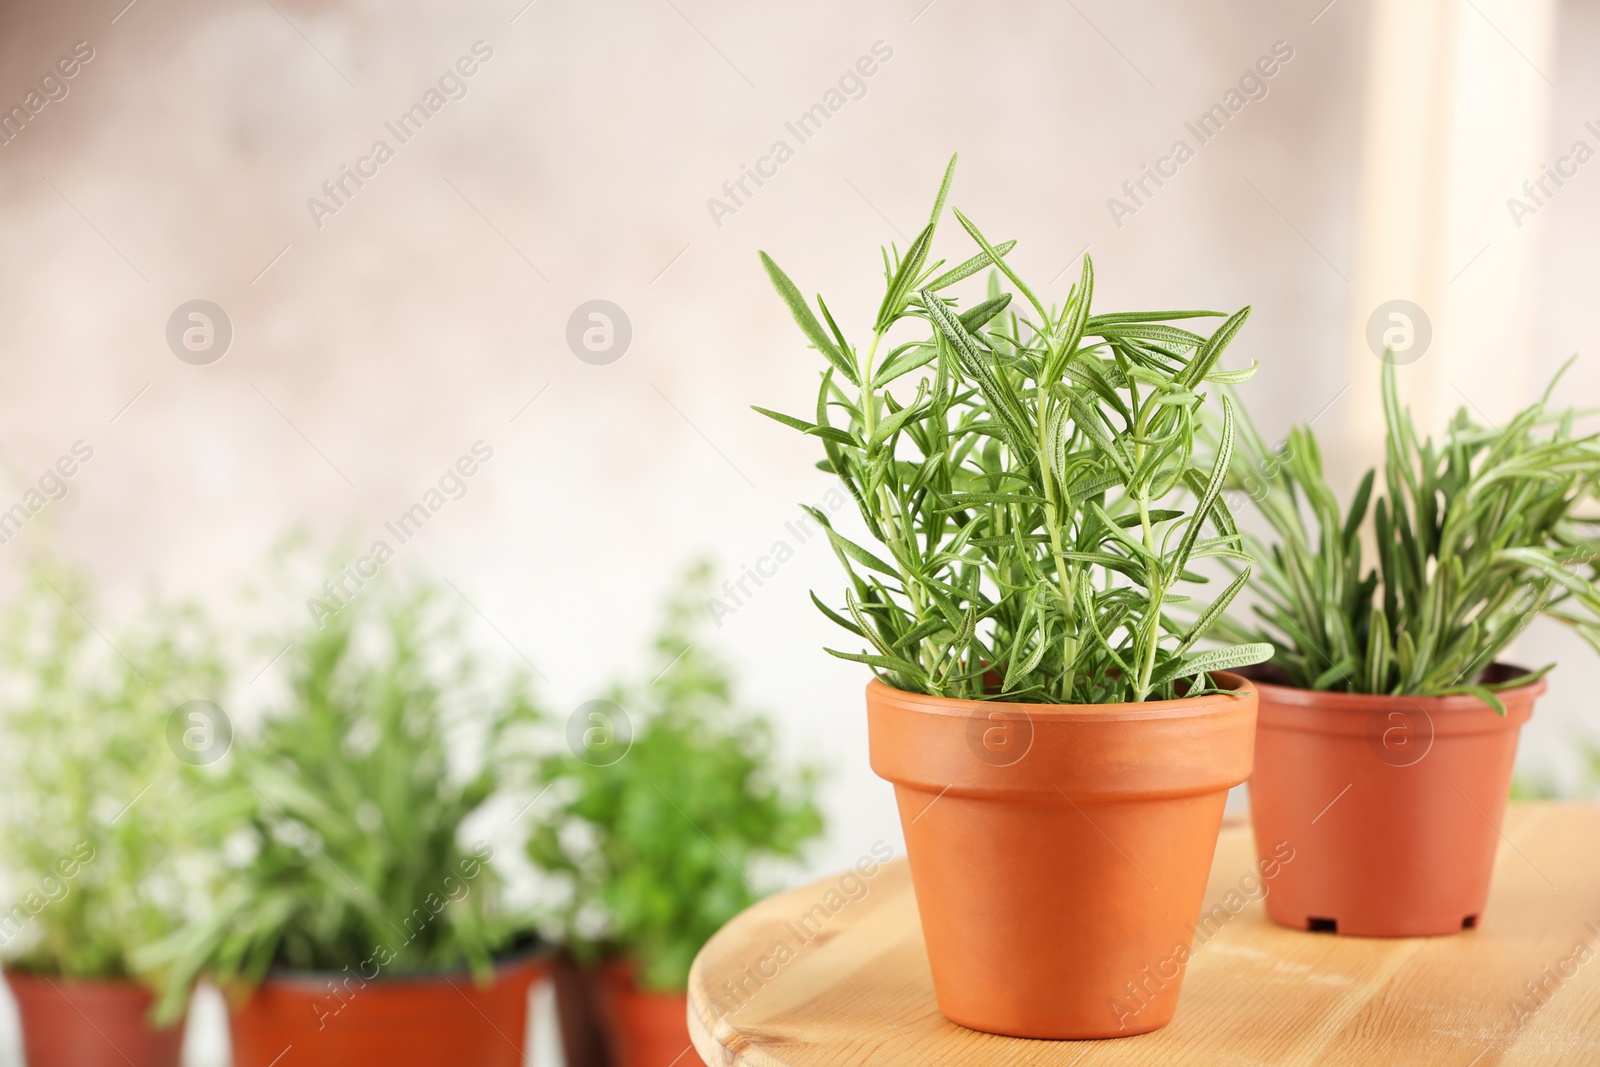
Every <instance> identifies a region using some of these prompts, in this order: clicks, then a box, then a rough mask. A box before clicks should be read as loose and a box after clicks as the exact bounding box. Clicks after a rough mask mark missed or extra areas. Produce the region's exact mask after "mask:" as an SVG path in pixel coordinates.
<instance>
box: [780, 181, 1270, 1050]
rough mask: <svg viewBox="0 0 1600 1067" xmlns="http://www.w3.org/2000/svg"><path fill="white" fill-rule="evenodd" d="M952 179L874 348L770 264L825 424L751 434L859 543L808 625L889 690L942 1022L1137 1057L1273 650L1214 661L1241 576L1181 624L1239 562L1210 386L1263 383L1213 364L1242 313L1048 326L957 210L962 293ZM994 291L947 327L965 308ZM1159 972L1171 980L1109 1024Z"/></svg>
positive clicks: (890, 259)
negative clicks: (1162, 968)
mask: <svg viewBox="0 0 1600 1067" xmlns="http://www.w3.org/2000/svg"><path fill="white" fill-rule="evenodd" d="M954 167H955V160H954V159H952V160H951V162H950V167H949V169H947V170H946V172H945V177H944V182H943V183H942V184H941V185H940V187H939V192H938V195H937V197H936V198H935V201H934V205H933V211H932V213H931V215H930V217H929V220H928V222H927V224H926V225H925V226H924V227H923V228H922V230H921V231H920V232H919V233H918V234H917V236H916V238H915V239H914V240H913V241H912V242H911V244H910V247H909V248H907V250H906V251H905V253H904V254H903V255H902V254H901V253H899V252H898V251H890V250H885V251H884V255H883V267H884V281H885V291H884V295H883V300H882V302H881V303H880V304H879V306H878V311H877V315H876V318H875V319H874V321H873V325H872V328H871V337H870V340H866V344H865V345H864V348H863V349H862V350H858V349H857V348H856V347H855V346H853V345H852V344H851V343H850V342H849V341H848V340H847V339H846V336H845V334H844V332H843V331H842V330H841V329H840V328H839V326H838V325H837V324H836V323H835V321H834V318H833V315H832V313H831V311H830V310H829V308H828V305H827V304H826V303H824V301H823V300H822V298H821V297H818V298H817V300H816V310H815V311H813V310H812V307H811V305H810V304H809V303H808V302H807V301H806V299H805V297H804V296H802V295H801V292H800V290H799V288H798V287H797V286H796V285H795V284H794V283H793V282H792V281H791V280H790V279H789V277H788V276H787V275H785V274H784V273H783V271H782V270H780V269H779V268H778V266H777V264H776V263H774V262H773V261H772V259H771V258H769V257H767V256H766V255H765V253H763V255H762V260H763V263H764V265H765V267H766V270H767V273H768V275H769V276H770V278H771V279H772V283H773V285H774V286H775V288H776V289H777V291H778V294H779V296H780V297H781V298H782V299H783V301H784V303H785V304H786V305H787V306H788V308H789V311H790V314H791V315H792V316H793V317H794V320H795V322H796V324H797V325H798V326H799V327H800V330H801V332H802V333H803V334H804V335H805V337H806V339H807V340H808V341H809V342H810V344H811V346H812V347H813V348H815V349H816V350H817V351H818V353H820V354H821V356H822V357H823V359H824V360H825V365H824V368H823V370H822V374H821V386H820V388H819V390H818V393H817V398H816V405H815V408H814V409H813V411H812V412H811V413H808V415H807V417H805V418H800V417H796V416H793V415H786V414H779V413H777V412H771V411H766V410H765V409H761V408H758V409H757V410H758V411H761V412H762V413H763V414H766V415H768V416H770V417H771V418H774V419H776V420H777V421H778V422H781V423H783V424H784V425H786V426H789V427H792V428H794V429H797V430H799V431H800V432H802V433H804V434H807V435H809V436H811V437H814V438H816V439H817V441H818V443H819V445H820V447H821V450H822V453H823V459H822V461H821V463H819V464H818V465H819V467H821V468H822V469H823V470H825V471H827V472H829V473H831V474H833V475H835V476H837V477H838V478H839V479H840V480H841V481H843V482H844V484H845V486H846V487H847V488H848V489H849V491H850V494H851V496H852V497H853V499H854V500H855V502H856V504H857V506H858V509H859V512H860V520H861V523H862V525H863V526H864V528H865V531H866V533H867V534H868V536H869V537H870V541H869V542H868V543H866V544H863V543H862V542H860V541H857V540H851V539H850V538H847V537H846V536H845V535H844V534H843V533H841V532H839V531H838V530H835V529H834V528H833V526H832V524H831V522H830V521H829V519H828V516H827V515H826V514H825V513H823V512H822V511H820V510H817V509H809V510H810V512H811V515H812V518H813V519H815V521H816V522H817V524H818V525H819V526H820V527H822V528H823V529H824V530H826V532H827V535H828V537H829V539H830V541H832V543H833V548H834V551H835V553H836V554H837V555H838V557H839V561H840V563H841V564H842V565H843V566H844V569H845V572H846V578H847V580H848V584H847V585H846V588H845V593H844V598H843V601H844V602H843V604H842V605H838V606H837V609H836V608H833V607H827V606H824V605H823V604H822V602H821V601H820V600H818V601H817V605H818V607H820V608H822V610H823V612H824V613H825V614H826V615H827V616H828V617H829V618H830V619H832V620H833V621H834V622H836V623H837V624H838V625H839V626H841V627H842V628H843V629H844V631H845V632H847V633H849V634H850V635H852V637H853V638H854V639H855V640H854V641H852V644H853V645H855V647H856V648H858V649H860V651H853V650H841V651H834V650H832V649H830V650H829V651H830V652H832V654H833V655H835V656H838V657H840V658H843V659H848V660H852V661H855V662H858V663H863V664H866V665H867V666H869V667H871V668H872V669H873V671H874V673H875V674H876V676H877V678H876V680H874V681H872V682H870V683H869V684H868V686H867V693H866V697H867V722H868V734H869V740H870V747H871V755H872V767H873V770H874V771H876V772H877V773H878V774H879V775H880V776H881V777H883V778H885V779H888V780H889V781H890V782H892V783H893V784H894V788H895V797H896V799H897V801H898V804H899V808H900V818H901V825H902V826H903V827H904V829H905V834H906V846H907V853H908V856H909V859H910V862H911V874H912V881H913V883H914V886H915V889H916V895H917V905H918V909H919V911H920V915H921V921H922V927H923V932H924V936H925V938H926V941H927V946H928V958H929V963H930V965H931V968H932V971H933V981H934V988H935V992H936V994H937V996H938V1000H939V1008H940V1010H941V1011H942V1012H943V1013H944V1014H945V1015H946V1016H947V1017H949V1018H950V1019H952V1020H954V1021H955V1022H958V1023H961V1024H963V1025H965V1026H970V1027H973V1028H975V1029H979V1030H987V1031H990V1032H993V1033H1000V1034H1008V1035H1011V1036H1016V1037H1033V1038H1090V1037H1115V1036H1119V1035H1126V1034H1135V1033H1142V1032H1145V1031H1147V1030H1152V1029H1155V1028H1156V1027H1159V1026H1163V1025H1165V1024H1166V1022H1167V1021H1168V1020H1169V1019H1171V1017H1172V1014H1173V1012H1174V1011H1175V1010H1176V1006H1177V997H1178V992H1179V989H1180V986H1181V981H1182V973H1183V970H1182V969H1183V965H1184V963H1185V961H1186V960H1187V958H1188V952H1189V945H1190V939H1191V936H1192V932H1193V924H1194V922H1195V920H1196V918H1197V916H1198V915H1199V912H1200V906H1201V897H1202V894H1203V893H1204V891H1205V884H1206V875H1207V872H1208V871H1209V870H1210V868H1211V859H1212V855H1213V852H1214V850H1215V847H1216V839H1217V833H1218V831H1219V829H1220V828H1221V824H1222V813H1223V807H1224V804H1225V802H1226V798H1227V791H1228V789H1229V788H1230V787H1231V786H1234V785H1237V784H1239V783H1240V782H1243V781H1244V780H1245V778H1246V777H1247V776H1248V775H1249V773H1250V759H1251V740H1252V736H1253V733H1254V726H1255V693H1254V691H1253V690H1252V688H1251V686H1250V683H1249V682H1247V681H1245V680H1244V679H1242V678H1239V677H1237V676H1235V675H1229V674H1224V673H1221V672H1223V671H1225V670H1227V669H1229V668H1232V667H1238V666H1242V665H1245V664H1250V663H1258V662H1260V661H1261V660H1264V659H1266V658H1267V656H1269V655H1270V654H1271V651H1272V650H1271V647H1270V646H1268V645H1265V644H1261V643H1245V644H1241V645H1238V646H1236V647H1232V648H1204V647H1201V646H1200V644H1199V642H1201V641H1202V640H1204V639H1207V638H1208V637H1210V636H1211V635H1210V634H1209V633H1208V630H1209V627H1210V624H1211V623H1212V622H1214V621H1215V619H1216V618H1217V617H1218V616H1219V614H1220V613H1221V612H1222V611H1223V610H1224V609H1225V607H1226V606H1227V604H1228V602H1229V601H1230V600H1231V599H1232V598H1233V597H1234V596H1235V595H1237V594H1238V592H1239V591H1240V590H1241V589H1242V588H1243V586H1244V583H1245V579H1244V578H1242V577H1241V578H1239V579H1237V580H1236V581H1234V582H1233V583H1232V584H1231V585H1229V586H1228V587H1226V588H1225V589H1224V590H1223V591H1222V592H1221V593H1220V594H1219V595H1218V596H1217V597H1216V598H1215V599H1214V600H1213V601H1212V602H1211V604H1210V606H1209V607H1205V608H1203V609H1202V610H1199V611H1198V612H1197V618H1196V619H1195V620H1194V621H1193V622H1191V623H1189V624H1186V625H1179V624H1178V623H1177V622H1176V621H1175V620H1174V618H1173V614H1172V611H1171V607H1172V606H1173V605H1175V604H1181V603H1184V602H1186V601H1187V602H1190V603H1192V600H1191V597H1192V596H1193V595H1194V593H1195V592H1196V591H1197V590H1196V589H1195V587H1196V586H1198V585H1199V584H1200V583H1201V582H1204V581H1205V579H1204V577H1202V576H1200V575H1198V574H1196V573H1195V571H1194V567H1195V566H1197V565H1199V564H1200V561H1202V560H1206V559H1211V558H1217V557H1222V558H1231V559H1237V560H1240V561H1241V562H1248V560H1247V558H1246V557H1245V555H1244V554H1243V553H1242V551H1241V544H1240V540H1239V534H1238V531H1237V530H1236V529H1235V527H1234V523H1233V519H1232V516H1231V514H1230V512H1229V509H1228V507H1227V504H1226V503H1225V502H1224V501H1223V500H1222V498H1221V492H1222V485H1223V481H1224V479H1225V477H1226V474H1227V470H1228V461H1229V450H1230V448H1231V446H1232V416H1231V414H1230V413H1229V407H1228V404H1227V401H1226V400H1225V399H1224V400H1223V401H1222V404H1221V407H1222V421H1223V424H1224V427H1225V430H1224V433H1223V434H1222V440H1221V443H1220V445H1219V446H1218V447H1217V448H1216V449H1213V450H1207V449H1204V448H1202V447H1201V446H1200V443H1199V442H1198V441H1197V432H1198V429H1199V426H1200V413H1201V412H1202V411H1203V410H1204V409H1205V408H1206V407H1207V406H1208V404H1214V403H1216V401H1215V400H1214V399H1213V398H1211V397H1210V396H1209V393H1210V392H1211V389H1210V385H1211V384H1212V383H1228V382H1240V381H1244V380H1246V379H1247V378H1249V377H1250V375H1251V374H1252V373H1253V371H1254V368H1253V367H1252V368H1247V369H1245V370H1238V371H1227V370H1223V369H1222V367H1221V365H1220V360H1221V358H1222V355H1223V352H1224V351H1225V350H1226V349H1227V347H1228V345H1229V343H1230V342H1231V341H1232V340H1233V338H1234V337H1235V336H1236V335H1237V333H1238V331H1239V330H1240V329H1241V328H1242V327H1243V325H1244V322H1245V319H1246V318H1247V317H1248V314H1249V308H1243V309H1241V310H1239V311H1237V312H1235V313H1234V314H1232V315H1230V316H1227V318H1226V319H1225V321H1223V322H1222V324H1221V325H1219V326H1217V327H1216V328H1215V329H1214V330H1212V331H1211V333H1210V334H1209V335H1204V334H1200V333H1196V332H1193V331H1190V330H1187V329H1184V328H1182V327H1181V326H1178V325H1173V323H1174V322H1179V321H1186V320H1191V319H1196V318H1204V317H1209V316H1217V315H1218V313H1216V312H1210V311H1155V312H1139V311H1131V312H1111V313H1109V314H1107V313H1101V314H1095V313H1094V312H1093V311H1092V310H1091V304H1092V300H1093V297H1094V284H1095V277H1094V270H1093V266H1092V264H1091V262H1090V260H1089V258H1088V257H1087V256H1085V257H1084V259H1083V263H1082V269H1081V272H1080V275H1079V278H1078V280H1077V283H1076V284H1075V285H1074V286H1073V287H1072V288H1071V290H1070V291H1069V292H1068V293H1067V294H1066V299H1065V300H1064V301H1063V302H1062V303H1060V304H1049V305H1046V304H1045V303H1044V302H1043V301H1042V300H1041V299H1040V298H1039V296H1038V295H1036V294H1035V293H1034V291H1033V290H1032V289H1030V288H1029V287H1028V285H1027V284H1026V283H1025V282H1024V281H1023V280H1022V278H1021V277H1020V276H1019V275H1018V273H1017V272H1016V271H1014V270H1013V269H1012V267H1011V266H1010V264H1009V261H1008V259H1007V256H1008V254H1009V253H1010V251H1011V249H1012V247H1013V246H1014V245H1015V243H1016V242H1014V241H1005V242H1002V243H1000V244H998V245H996V244H993V243H991V242H990V241H989V240H988V239H987V238H986V237H985V236H984V235H983V234H982V233H981V232H980V231H979V230H978V228H977V227H976V226H975V225H973V223H972V222H971V221H970V220H969V219H968V218H967V217H966V216H964V215H962V214H961V213H960V212H959V211H958V212H955V216H956V219H957V221H959V222H960V224H961V226H962V227H963V228H964V229H965V230H966V233H967V235H968V237H969V238H970V239H971V241H972V244H973V245H974V247H975V254H973V255H971V257H970V258H968V259H966V260H964V261H963V262H960V263H959V264H957V265H956V266H954V267H950V268H948V269H946V267H945V263H944V261H943V260H937V259H935V258H934V257H933V253H932V247H933V240H934V232H935V228H936V226H937V224H938V223H939V221H940V217H941V215H942V214H943V211H944V206H945V199H946V196H947V194H948V192H949V189H950V182H951V178H952V175H953V171H954ZM983 272H987V273H988V274H989V275H990V283H989V289H988V292H987V293H986V294H982V293H980V295H979V296H978V298H977V299H975V300H974V301H973V302H972V303H971V304H970V306H966V307H964V308H959V309H958V306H957V304H956V298H955V297H954V296H953V295H952V294H951V293H950V292H949V290H950V289H951V287H953V286H956V285H957V284H959V283H961V282H962V281H963V280H965V279H967V278H969V277H971V276H972V275H975V274H979V273H983ZM1002 279H1003V280H1002ZM1013 296H1016V297H1018V298H1019V300H1018V303H1020V304H1021V305H1022V307H1021V310H1020V311H1010V313H1008V309H1010V307H1011V303H1012V298H1013ZM819 313H820V316H821V318H820V319H819V317H818V314H819ZM823 321H826V323H827V325H826V327H824V326H823ZM813 599H816V598H815V597H813ZM936 805H937V806H936ZM924 813H926V815H927V817H926V818H923V817H922V816H923V814H924ZM1112 841H1115V842H1122V843H1123V844H1122V845H1121V847H1111V846H1109V845H1108V842H1112ZM1130 859H1131V863H1130ZM1135 864H1136V865H1137V869H1135V866H1134V865H1135ZM1156 886H1160V889H1159V890H1158V889H1156ZM1152 960H1170V961H1172V962H1173V963H1174V964H1175V967H1176V971H1175V977H1173V978H1172V979H1171V980H1167V981H1163V982H1161V983H1159V988H1158V989H1156V990H1154V991H1151V992H1150V996H1149V1000H1148V1002H1141V1006H1140V1007H1138V1008H1135V1007H1133V1006H1132V1005H1131V1004H1130V1005H1126V1006H1120V1007H1119V1001H1121V1000H1124V999H1127V998H1128V991H1129V990H1131V989H1132V988H1133V986H1132V984H1131V982H1132V981H1133V980H1136V978H1137V976H1138V975H1139V973H1140V970H1141V968H1146V967H1148V966H1149V965H1150V962H1151V961H1152Z"/></svg>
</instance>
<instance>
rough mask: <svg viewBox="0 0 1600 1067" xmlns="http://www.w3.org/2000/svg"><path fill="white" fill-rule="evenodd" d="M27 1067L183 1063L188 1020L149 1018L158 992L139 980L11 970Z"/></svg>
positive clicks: (174, 1066)
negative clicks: (159, 1023) (154, 1021)
mask: <svg viewBox="0 0 1600 1067" xmlns="http://www.w3.org/2000/svg"><path fill="white" fill-rule="evenodd" d="M6 982H7V984H9V985H10V986H11V995H12V996H13V997H15V998H16V1001H17V1015H18V1017H19V1018H20V1020H21V1022H22V1048H23V1052H24V1055H25V1057H26V1061H27V1064H28V1067H130V1065H132V1067H178V1061H179V1058H180V1056H181V1053H182V1051H183V1023H181V1022H179V1023H177V1024H176V1025H174V1026H171V1027H169V1028H167V1029H165V1030H156V1029H154V1028H152V1027H151V1026H150V1024H149V1022H148V1021H147V1017H148V1016H149V1014H150V1006H151V1004H152V1003H154V1001H155V995H154V994H153V993H151V992H150V990H148V989H146V988H145V987H144V986H142V985H139V984H138V983H136V982H127V981H104V982H101V981H83V980H80V979H73V978H57V977H54V976H46V975H35V974H23V973H19V972H17V971H7V972H6Z"/></svg>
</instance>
